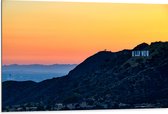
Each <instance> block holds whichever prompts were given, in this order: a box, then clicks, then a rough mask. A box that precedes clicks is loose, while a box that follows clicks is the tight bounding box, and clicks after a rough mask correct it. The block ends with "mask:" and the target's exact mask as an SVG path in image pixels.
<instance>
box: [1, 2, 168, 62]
mask: <svg viewBox="0 0 168 114" xmlns="http://www.w3.org/2000/svg"><path fill="white" fill-rule="evenodd" d="M2 11H3V12H2V48H3V49H2V60H3V64H13V63H18V64H32V63H40V64H52V63H80V62H82V61H83V60H84V59H85V58H87V57H88V56H90V55H92V54H94V53H96V52H97V51H100V50H104V49H107V50H111V51H119V50H122V49H131V48H133V47H134V46H136V45H137V44H139V43H142V42H147V43H150V42H153V41H168V5H154V4H151V5H150V4H114V3H74V2H71V3H70V2H30V1H29V2H26V1H25V2H19V1H3V2H2Z"/></svg>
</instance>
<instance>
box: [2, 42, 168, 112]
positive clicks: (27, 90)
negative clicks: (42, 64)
mask: <svg viewBox="0 0 168 114" xmlns="http://www.w3.org/2000/svg"><path fill="white" fill-rule="evenodd" d="M136 50H138V51H142V50H148V51H149V56H148V57H141V56H140V57H132V51H136ZM2 106H3V108H2V110H3V111H22V110H73V109H77V110H78V109H107V108H111V109H116V108H117V109H118V108H160V107H161V108H164V107H168V42H153V43H151V44H150V45H148V44H146V43H142V44H140V45H138V46H136V47H135V48H134V49H132V50H123V51H119V52H115V53H114V52H110V51H101V52H98V53H96V54H94V55H92V56H91V57H89V58H87V59H86V60H85V61H83V62H82V63H81V64H79V65H78V66H77V67H75V68H74V69H73V70H71V71H70V72H69V73H68V74H67V75H66V76H63V77H58V78H53V79H48V80H44V81H42V82H39V83H36V82H33V81H23V82H18V81H5V82H3V83H2Z"/></svg>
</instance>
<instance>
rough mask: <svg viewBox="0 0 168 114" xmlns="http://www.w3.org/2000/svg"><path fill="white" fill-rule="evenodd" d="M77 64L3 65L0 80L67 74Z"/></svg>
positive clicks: (36, 78)
mask: <svg viewBox="0 0 168 114" xmlns="http://www.w3.org/2000/svg"><path fill="white" fill-rule="evenodd" d="M76 66H77V64H52V65H42V64H30V65H19V64H11V65H3V66H2V81H7V80H14V81H28V80H31V81H36V82H39V81H42V80H45V79H49V78H53V77H60V76H64V75H67V74H68V72H69V71H70V70H72V69H74V68H75V67H76Z"/></svg>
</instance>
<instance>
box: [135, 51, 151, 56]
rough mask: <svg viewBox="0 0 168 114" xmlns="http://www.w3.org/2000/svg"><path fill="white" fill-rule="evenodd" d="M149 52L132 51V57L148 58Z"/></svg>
mask: <svg viewBox="0 0 168 114" xmlns="http://www.w3.org/2000/svg"><path fill="white" fill-rule="evenodd" d="M148 56H149V51H147V50H143V51H139V50H138V51H132V57H148Z"/></svg>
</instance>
